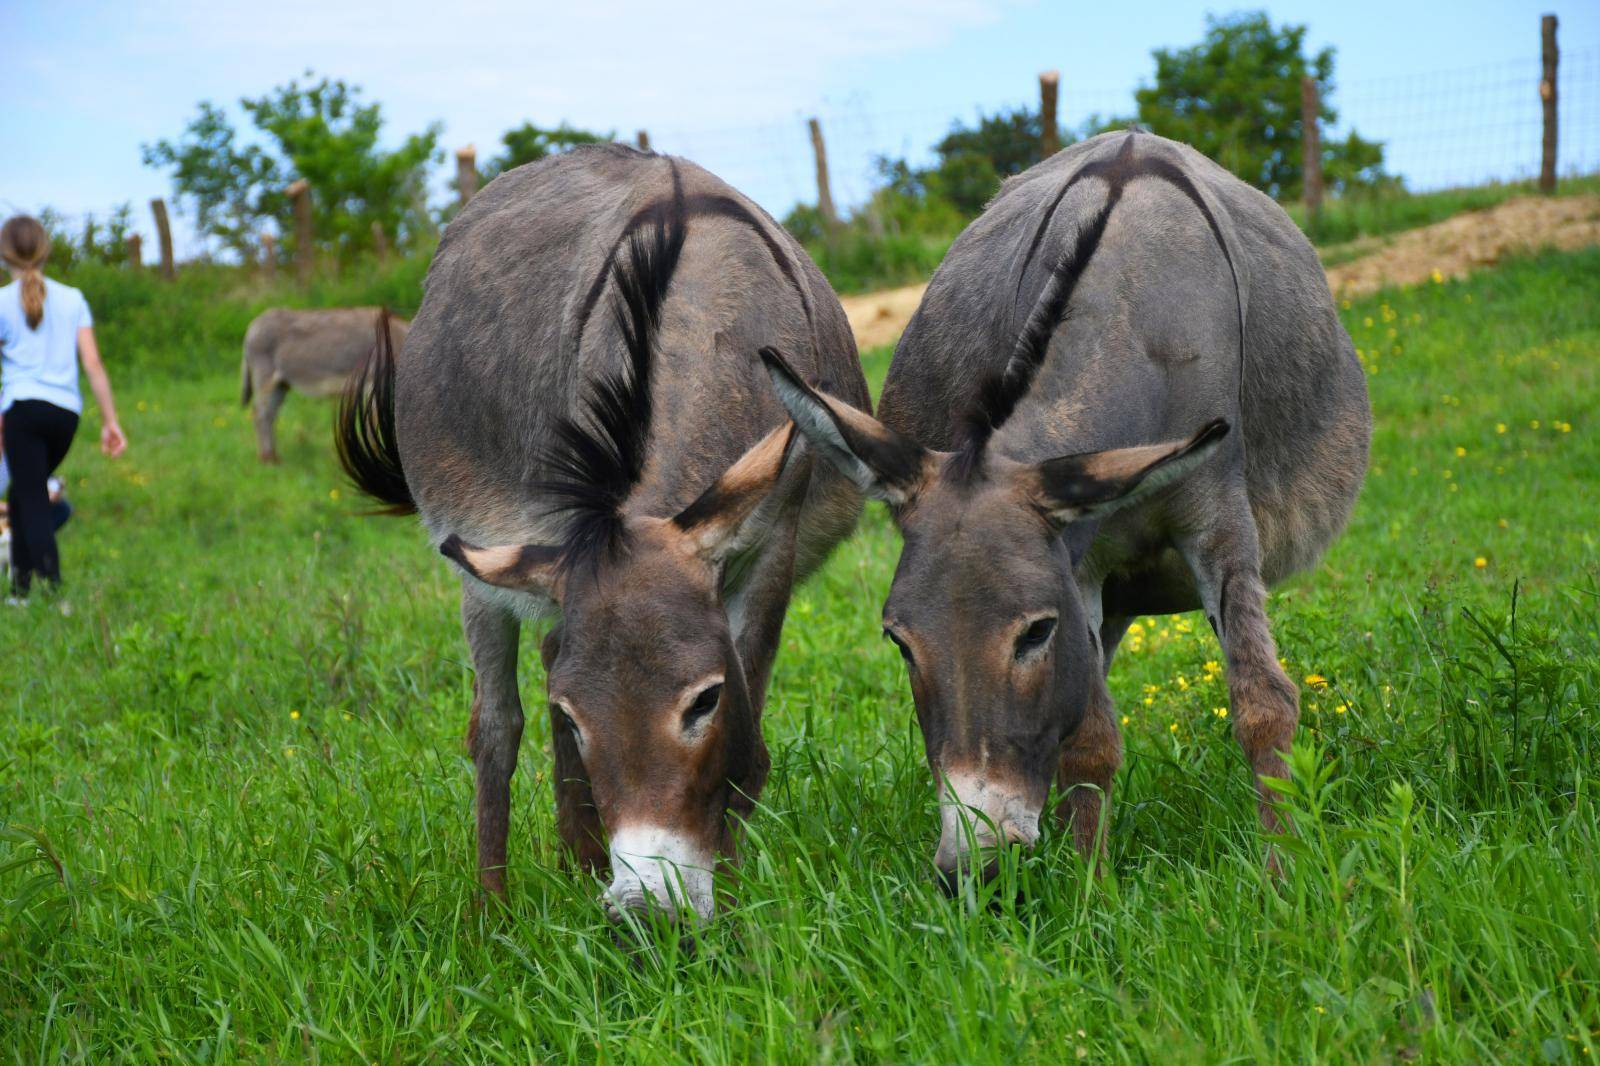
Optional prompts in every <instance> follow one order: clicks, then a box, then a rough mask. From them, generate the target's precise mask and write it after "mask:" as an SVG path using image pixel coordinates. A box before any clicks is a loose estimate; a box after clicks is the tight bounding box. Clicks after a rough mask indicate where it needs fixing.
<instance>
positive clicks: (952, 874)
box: [933, 770, 1041, 887]
mask: <svg viewBox="0 0 1600 1066" xmlns="http://www.w3.org/2000/svg"><path fill="white" fill-rule="evenodd" d="M1040 807H1041V804H1038V803H1035V802H1034V801H1033V800H1032V799H1030V798H1029V796H1028V795H1027V791H1026V790H1025V789H1024V788H1023V787H1022V786H1021V785H1019V784H1013V783H1012V782H1009V781H1002V780H997V779H995V778H992V777H989V776H986V775H983V774H978V773H973V772H969V771H959V770H958V771H952V772H949V773H946V774H945V775H944V787H943V790H942V792H941V794H940V796H939V849H938V851H936V852H935V853H934V856H933V864H934V866H936V867H937V868H938V870H939V875H940V880H941V881H942V882H943V883H944V884H945V885H946V887H954V885H955V884H957V882H958V880H959V878H960V877H961V875H963V874H965V873H966V872H967V871H968V870H969V869H970V868H971V867H972V866H973V865H975V864H974V862H973V860H974V859H975V858H976V859H981V860H982V861H981V862H979V863H977V864H976V865H977V867H978V869H977V874H978V876H979V878H980V879H982V880H985V881H987V880H989V879H990V878H992V877H994V876H995V873H996V871H997V869H998V863H996V862H995V861H994V853H995V852H997V851H999V850H1000V849H1002V848H1005V847H1007V846H1009V845H1011V844H1021V845H1022V846H1023V847H1032V846H1033V843H1034V842H1035V841H1036V840H1038V839H1039V810H1040Z"/></svg>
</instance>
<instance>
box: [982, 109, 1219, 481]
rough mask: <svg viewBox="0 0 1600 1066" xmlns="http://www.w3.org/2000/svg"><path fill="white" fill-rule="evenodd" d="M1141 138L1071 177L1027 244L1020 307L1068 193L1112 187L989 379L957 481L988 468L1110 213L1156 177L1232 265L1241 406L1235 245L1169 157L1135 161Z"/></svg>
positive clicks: (1127, 140)
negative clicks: (1136, 186) (1084, 184)
mask: <svg viewBox="0 0 1600 1066" xmlns="http://www.w3.org/2000/svg"><path fill="white" fill-rule="evenodd" d="M1137 137H1138V134H1137V133H1136V132H1129V133H1128V134H1127V136H1125V137H1124V138H1123V139H1122V143H1121V145H1120V146H1118V149H1117V152H1116V154H1115V155H1112V156H1109V157H1106V156H1102V157H1101V158H1099V159H1094V160H1091V161H1089V162H1088V163H1085V164H1084V165H1083V166H1082V167H1080V168H1079V169H1078V171H1077V173H1076V174H1074V175H1073V176H1072V178H1071V179H1069V180H1068V181H1067V182H1065V183H1064V184H1063V185H1062V186H1061V188H1060V189H1058V190H1056V194H1055V196H1054V197H1052V198H1051V200H1050V205H1049V207H1048V208H1047V209H1046V210H1045V212H1044V214H1043V216H1042V217H1041V219H1040V221H1039V224H1038V226H1037V227H1036V228H1035V230H1034V233H1033V236H1032V238H1031V239H1030V240H1029V242H1028V251H1027V254H1026V255H1025V256H1024V257H1023V262H1022V268H1021V269H1020V270H1019V271H1018V273H1017V290H1016V296H1015V297H1014V300H1013V305H1015V302H1016V301H1020V299H1021V296H1022V283H1023V279H1024V278H1026V277H1027V273H1028V267H1029V266H1030V265H1031V264H1032V262H1033V260H1034V258H1035V257H1036V256H1037V254H1038V252H1039V249H1040V247H1041V246H1042V245H1043V243H1044V238H1045V235H1046V234H1047V233H1048V232H1049V230H1050V227H1051V225H1052V224H1053V223H1054V221H1055V214H1056V211H1057V209H1058V208H1059V207H1060V206H1061V202H1062V201H1063V200H1064V199H1065V198H1066V195H1067V193H1068V192H1070V191H1071V190H1072V188H1073V187H1074V186H1075V185H1077V184H1078V182H1080V181H1083V180H1085V179H1086V178H1100V179H1102V180H1103V181H1105V182H1106V184H1107V186H1108V188H1107V191H1106V201H1105V204H1104V205H1103V206H1102V207H1101V208H1100V210H1099V211H1098V212H1096V213H1095V215H1094V216H1093V217H1092V218H1091V219H1090V221H1089V222H1088V223H1087V224H1086V225H1084V226H1082V227H1080V228H1079V231H1078V236H1077V238H1076V240H1075V241H1074V242H1073V246H1072V248H1070V249H1068V251H1067V252H1066V254H1064V255H1063V256H1062V258H1061V260H1060V261H1059V262H1057V264H1056V266H1055V267H1054V268H1053V269H1052V270H1051V273H1050V277H1049V278H1048V279H1046V281H1045V285H1044V289H1043V291H1042V292H1041V293H1040V296H1039V299H1038V301H1037V302H1036V303H1035V304H1034V307H1033V309H1032V311H1031V312H1030V313H1029V315H1028V319H1027V322H1026V323H1024V325H1023V328H1022V330H1021V331H1020V332H1019V334H1018V336H1017V344H1016V347H1015V348H1014V350H1013V352H1012V355H1011V358H1010V359H1008V360H1007V361H1006V365H1005V366H1004V367H1003V368H1002V369H1001V370H1000V371H999V373H997V374H991V375H989V376H987V377H986V378H985V380H984V381H983V382H982V384H981V385H980V386H979V392H978V397H977V399H976V401H975V402H974V404H973V407H972V410H971V412H970V413H969V414H968V416H967V419H966V421H967V427H966V439H965V441H964V443H963V445H962V448H961V450H960V454H959V456H958V461H957V463H956V467H955V470H956V473H957V474H958V475H963V476H972V475H974V474H975V473H976V472H977V471H978V470H979V469H980V468H981V463H982V456H983V449H984V447H985V446H986V445H987V444H988V441H989V438H990V437H992V436H993V435H994V432H995V431H996V430H998V429H999V428H1000V427H1001V426H1002V425H1003V424H1004V423H1005V421H1006V419H1007V418H1009V417H1010V416H1011V414H1012V412H1013V411H1015V410H1016V406H1017V404H1018V403H1020V402H1021V400H1022V398H1023V397H1024V396H1026V395H1027V393H1028V390H1029V389H1030V388H1031V387H1032V385H1033V380H1034V378H1035V376H1037V374H1038V371H1039V368H1040V367H1041V366H1043V364H1044V358H1045V355H1046V353H1047V352H1048V350H1049V346H1050V338H1051V336H1052V335H1054V333H1055V330H1056V327H1057V326H1058V325H1059V324H1060V323H1061V321H1062V320H1063V319H1065V318H1066V317H1067V315H1068V313H1069V305H1070V302H1071V298H1072V293H1073V290H1074V289H1075V288H1076V287H1077V284H1078V279H1079V278H1081V277H1082V275H1083V271H1084V269H1085V268H1087V267H1088V265H1089V260H1090V259H1091V258H1092V257H1093V256H1094V253H1095V250H1096V249H1097V248H1098V247H1099V243H1100V238H1101V237H1102V236H1103V235H1104V233H1105V227H1106V223H1107V221H1108V220H1109V218H1110V215H1111V210H1112V208H1114V207H1115V206H1116V205H1117V203H1118V202H1119V201H1120V200H1121V199H1122V193H1123V190H1124V189H1126V188H1127V186H1128V184H1129V183H1130V182H1132V181H1133V180H1134V179H1136V178H1141V177H1148V178H1155V179H1156V180H1158V181H1164V182H1166V183H1167V184H1169V185H1171V186H1172V187H1173V188H1175V189H1177V190H1178V191H1179V192H1181V193H1183V195H1184V196H1185V197H1187V198H1188V200H1189V201H1190V202H1191V203H1193V204H1194V205H1195V207H1197V208H1198V209H1199V210H1200V214H1201V216H1202V217H1203V218H1204V219H1205V220H1206V225H1207V226H1209V227H1210V229H1211V235H1212V237H1214V238H1215V239H1216V242H1217V247H1218V248H1219V249H1220V250H1221V251H1222V257H1223V259H1224V260H1226V261H1227V264H1228V273H1229V275H1230V276H1231V277H1232V278H1233V293H1234V306H1235V310H1236V312H1237V316H1238V325H1239V390H1240V398H1241V401H1242V399H1243V390H1244V296H1243V293H1242V291H1241V289H1240V286H1239V271H1238V268H1237V267H1236V266H1235V265H1234V262H1233V254H1232V253H1231V252H1230V251H1229V249H1228V242H1227V241H1226V240H1224V239H1223V236H1222V227H1221V226H1220V225H1219V224H1218V222H1217V218H1216V216H1215V215H1214V214H1213V213H1212V211H1211V208H1210V207H1209V206H1207V204H1206V202H1205V200H1204V199H1203V198H1202V197H1201V196H1200V192H1199V190H1198V189H1196V188H1195V185H1194V182H1193V181H1192V180H1190V178H1189V175H1187V174H1185V173H1184V172H1183V170H1182V168H1180V167H1179V166H1177V165H1176V164H1175V163H1173V162H1172V161H1171V160H1169V159H1164V158H1161V157H1158V156H1135V155H1134V152H1133V149H1134V143H1135V140H1136V138H1137Z"/></svg>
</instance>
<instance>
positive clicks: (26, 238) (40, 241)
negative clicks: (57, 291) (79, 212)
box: [0, 215, 50, 329]
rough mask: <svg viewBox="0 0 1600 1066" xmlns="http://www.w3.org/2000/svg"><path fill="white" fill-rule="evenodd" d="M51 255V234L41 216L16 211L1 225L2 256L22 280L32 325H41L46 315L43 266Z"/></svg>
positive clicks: (26, 311) (25, 308)
mask: <svg viewBox="0 0 1600 1066" xmlns="http://www.w3.org/2000/svg"><path fill="white" fill-rule="evenodd" d="M49 258H50V235H49V234H48V233H46V232H45V231H44V226H42V225H40V223H39V220H38V219H36V218H30V217H29V216H27V215H13V216H12V217H11V218H9V219H7V220H6V224H5V225H4V226H0V259H3V260H5V264H6V266H7V268H9V269H10V270H11V272H12V273H14V274H16V275H17V278H18V280H19V281H21V282H22V314H23V316H24V317H25V318H27V320H28V328H29V329H38V328H39V320H40V319H42V318H44V274H43V273H42V272H41V268H43V266H44V261H45V260H46V259H49Z"/></svg>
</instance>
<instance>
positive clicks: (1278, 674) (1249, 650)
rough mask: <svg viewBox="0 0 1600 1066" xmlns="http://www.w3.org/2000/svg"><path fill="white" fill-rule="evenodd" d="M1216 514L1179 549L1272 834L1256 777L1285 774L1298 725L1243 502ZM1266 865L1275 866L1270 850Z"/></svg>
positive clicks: (1276, 824) (1269, 805) (1264, 791)
mask: <svg viewBox="0 0 1600 1066" xmlns="http://www.w3.org/2000/svg"><path fill="white" fill-rule="evenodd" d="M1216 514H1217V520H1216V521H1215V522H1214V523H1213V525H1212V526H1211V528H1209V529H1205V530H1201V531H1199V532H1198V533H1196V534H1195V535H1194V536H1192V537H1190V538H1188V539H1187V540H1186V541H1185V542H1183V543H1181V544H1180V545H1179V548H1180V550H1181V551H1182V552H1183V556H1184V558H1185V560H1186V561H1187V562H1188V564H1189V568H1190V570H1191V571H1192V572H1193V574H1194V578H1195V583H1196V585H1197V586H1198V588H1199V591H1200V600H1201V603H1202V604H1203V605H1204V607H1205V612H1206V618H1207V619H1208V620H1209V621H1210V622H1211V628H1212V629H1214V630H1215V631H1216V634H1217V639H1218V640H1219V641H1220V642H1221V644H1222V650H1223V654H1224V656H1225V657H1226V659H1227V672H1228V702H1229V703H1230V704H1232V708H1233V731H1234V736H1236V737H1237V738H1238V739H1239V746H1240V747H1242V748H1243V749H1244V754H1245V757H1246V758H1247V759H1249V760H1250V766H1251V768H1252V769H1253V770H1254V771H1255V775H1256V794H1257V797H1258V805H1259V809H1260V815H1261V827H1262V828H1263V829H1264V830H1266V831H1267V832H1269V833H1270V832H1278V831H1280V830H1281V829H1282V827H1283V826H1282V821H1281V819H1280V818H1279V817H1278V812H1277V810H1276V809H1275V807H1274V806H1273V802H1274V800H1275V799H1276V796H1277V793H1275V792H1274V791H1273V790H1272V789H1271V788H1270V787H1269V786H1268V785H1267V784H1266V783H1265V782H1263V781H1262V778H1264V777H1284V776H1286V775H1287V773H1288V768H1287V766H1286V765H1285V764H1284V761H1283V755H1282V753H1283V752H1285V751H1288V749H1289V745H1290V743H1291V742H1292V741H1293V740H1294V732H1295V728H1296V727H1297V726H1298V725H1299V722H1300V693H1299V690H1298V689H1296V688H1295V686H1294V682H1292V681H1290V680H1289V677H1288V675H1287V674H1285V673H1284V672H1283V667H1282V666H1280V665H1279V664H1278V649H1277V645H1276V644H1274V643H1273V640H1272V631H1271V628H1270V627H1269V625H1268V621H1267V610H1266V603H1267V588H1266V584H1265V582H1264V581H1263V580H1262V578H1261V561H1260V560H1261V546H1260V540H1259V538H1258V536H1257V533H1256V526H1255V520H1254V518H1253V517H1252V516H1251V513H1250V506H1249V502H1248V501H1247V500H1246V499H1245V498H1244V496H1243V493H1239V494H1238V495H1237V496H1236V497H1235V498H1234V499H1233V500H1232V501H1231V504H1229V505H1225V508H1224V509H1220V510H1219V511H1217V512H1216ZM1267 861H1268V865H1269V866H1275V865H1276V859H1275V857H1274V856H1273V855H1272V854H1271V853H1270V852H1269V853H1268V856H1267Z"/></svg>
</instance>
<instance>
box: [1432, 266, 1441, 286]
mask: <svg viewBox="0 0 1600 1066" xmlns="http://www.w3.org/2000/svg"><path fill="white" fill-rule="evenodd" d="M1433 283H1434V284H1435V285H1443V284H1444V275H1443V274H1441V273H1439V268H1438V267H1434V268H1433Z"/></svg>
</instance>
